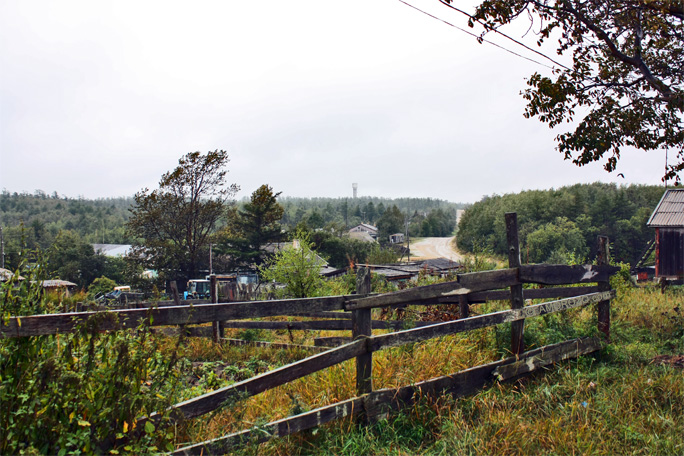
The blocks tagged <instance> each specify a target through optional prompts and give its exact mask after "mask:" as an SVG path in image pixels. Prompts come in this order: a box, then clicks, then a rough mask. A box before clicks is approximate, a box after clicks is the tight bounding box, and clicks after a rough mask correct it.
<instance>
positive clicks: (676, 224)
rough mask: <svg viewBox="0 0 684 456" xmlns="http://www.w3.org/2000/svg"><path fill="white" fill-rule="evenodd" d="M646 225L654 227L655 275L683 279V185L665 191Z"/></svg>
mask: <svg viewBox="0 0 684 456" xmlns="http://www.w3.org/2000/svg"><path fill="white" fill-rule="evenodd" d="M646 225H647V226H650V227H653V228H655V230H656V234H655V236H656V237H655V251H656V266H655V267H656V272H655V275H656V277H659V278H664V279H681V278H684V188H683V189H679V188H676V189H672V188H671V189H667V190H665V193H664V194H663V197H662V198H661V199H660V202H659V203H658V206H656V208H655V210H654V211H653V214H651V218H649V219H648V222H647V223H646Z"/></svg>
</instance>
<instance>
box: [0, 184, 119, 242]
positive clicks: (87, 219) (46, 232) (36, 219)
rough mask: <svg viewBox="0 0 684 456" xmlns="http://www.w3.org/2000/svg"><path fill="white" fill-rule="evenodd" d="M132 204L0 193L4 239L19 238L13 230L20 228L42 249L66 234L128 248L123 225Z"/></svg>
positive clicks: (117, 201)
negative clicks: (122, 245)
mask: <svg viewBox="0 0 684 456" xmlns="http://www.w3.org/2000/svg"><path fill="white" fill-rule="evenodd" d="M132 204H133V198H104V199H95V200H88V199H83V198H78V199H75V198H67V197H65V196H60V195H59V194H57V192H54V193H52V194H51V195H48V194H46V193H45V192H43V191H40V190H37V191H36V192H35V193H33V194H29V193H16V192H14V193H10V192H8V191H7V190H3V191H2V193H0V215H1V216H2V218H1V220H2V226H3V228H4V229H5V230H6V232H5V237H6V238H8V237H9V238H14V237H16V236H21V234H19V232H20V231H21V230H16V228H18V227H21V225H22V224H23V226H24V228H25V229H24V233H23V235H24V236H29V237H31V238H32V239H31V241H35V244H36V245H38V246H40V247H42V248H47V247H49V246H50V245H51V244H52V242H53V241H54V238H55V237H56V236H57V234H58V233H59V232H60V231H66V230H69V231H73V232H75V233H76V234H78V235H79V236H80V237H82V238H83V240H84V241H86V242H89V243H93V244H127V243H129V242H130V241H131V239H130V237H129V236H127V234H126V230H125V224H126V221H127V220H128V218H129V216H130V212H129V209H130V207H131V205H132ZM32 243H33V242H32Z"/></svg>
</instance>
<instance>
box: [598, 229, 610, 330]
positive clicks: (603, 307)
mask: <svg viewBox="0 0 684 456" xmlns="http://www.w3.org/2000/svg"><path fill="white" fill-rule="evenodd" d="M596 262H597V263H598V264H599V265H606V264H609V263H610V249H609V243H608V238H607V237H606V236H599V237H598V255H597V258H596ZM598 286H599V289H600V290H601V291H605V290H610V281H609V280H608V279H606V280H602V281H600V282H599V284H598ZM596 313H597V316H596V319H597V320H598V330H599V331H601V332H602V333H603V335H604V337H605V339H606V340H607V341H609V340H610V300H605V301H601V302H599V303H598V305H597V306H596Z"/></svg>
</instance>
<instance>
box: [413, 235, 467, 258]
mask: <svg viewBox="0 0 684 456" xmlns="http://www.w3.org/2000/svg"><path fill="white" fill-rule="evenodd" d="M453 239H454V238H453V237H445V238H442V237H429V238H422V239H421V240H420V241H417V242H415V243H414V242H411V260H413V259H416V260H429V259H431V258H447V259H449V260H454V261H459V260H461V259H462V256H461V255H460V254H459V253H458V252H457V251H455V250H454V249H453V248H452V247H451V245H452V244H451V241H452V240H453Z"/></svg>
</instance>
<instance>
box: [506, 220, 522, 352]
mask: <svg viewBox="0 0 684 456" xmlns="http://www.w3.org/2000/svg"><path fill="white" fill-rule="evenodd" d="M505 218H506V240H507V242H508V267H509V268H519V267H520V243H519V242H518V214H516V213H515V212H508V213H506V214H505ZM510 300H511V309H522V308H523V307H524V306H525V300H524V299H523V286H522V283H519V284H515V285H511V287H510ZM524 333H525V320H517V321H514V322H512V323H511V353H513V354H514V355H519V354H520V353H522V352H524V351H525V341H524Z"/></svg>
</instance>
